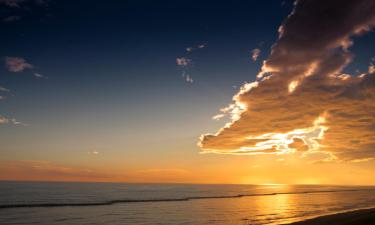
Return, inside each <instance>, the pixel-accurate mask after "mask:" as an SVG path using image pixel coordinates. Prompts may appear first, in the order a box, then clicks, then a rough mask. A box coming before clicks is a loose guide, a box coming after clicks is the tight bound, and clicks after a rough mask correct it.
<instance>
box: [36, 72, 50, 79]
mask: <svg viewBox="0 0 375 225" xmlns="http://www.w3.org/2000/svg"><path fill="white" fill-rule="evenodd" d="M34 77H35V78H37V79H47V78H48V77H46V76H44V75H42V74H40V73H34Z"/></svg>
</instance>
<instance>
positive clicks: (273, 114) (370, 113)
mask: <svg viewBox="0 0 375 225" xmlns="http://www.w3.org/2000/svg"><path fill="white" fill-rule="evenodd" d="M374 25H375V1H372V0H346V1H338V0H330V1H326V0H303V1H297V2H296V3H295V8H294V10H293V12H292V13H291V14H290V15H289V16H288V18H287V19H286V20H285V22H284V23H283V24H282V25H281V26H280V28H279V39H278V41H277V42H276V43H275V44H274V45H273V47H272V51H271V54H270V56H269V58H268V59H267V60H266V61H264V63H263V66H262V69H261V71H260V73H259V74H258V76H257V77H258V80H257V81H256V82H254V83H251V84H246V85H244V86H243V87H242V88H241V90H240V92H239V93H238V94H237V95H236V96H234V98H233V100H234V102H233V104H231V105H230V107H228V108H227V111H228V112H229V113H231V114H232V122H231V123H228V124H227V125H226V126H225V127H223V128H222V129H220V130H219V131H218V132H217V133H216V134H205V135H202V137H201V140H200V143H199V145H200V146H201V147H202V149H203V150H204V151H205V152H215V153H224V154H259V153H264V154H283V153H289V152H295V151H297V150H303V151H302V152H304V154H305V155H308V154H309V153H316V152H321V153H326V154H327V156H329V159H337V158H339V159H343V160H358V159H364V158H375V150H374V147H375V138H374V137H375V74H374V70H370V69H369V72H368V73H364V74H361V75H359V76H351V75H349V74H344V73H343V72H342V70H343V69H344V68H345V66H346V65H348V64H349V63H350V62H351V61H352V54H351V53H350V51H349V47H350V46H351V45H352V40H351V38H352V37H353V36H357V35H361V34H364V33H366V32H367V31H369V30H370V29H371V28H372V27H373V26H374Z"/></svg>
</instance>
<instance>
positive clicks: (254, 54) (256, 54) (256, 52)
mask: <svg viewBox="0 0 375 225" xmlns="http://www.w3.org/2000/svg"><path fill="white" fill-rule="evenodd" d="M260 52H261V50H260V49H259V48H255V49H253V50H252V51H251V59H252V60H253V61H254V62H255V61H257V59H258V57H259V55H260Z"/></svg>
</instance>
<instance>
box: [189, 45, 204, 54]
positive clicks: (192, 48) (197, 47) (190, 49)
mask: <svg viewBox="0 0 375 225" xmlns="http://www.w3.org/2000/svg"><path fill="white" fill-rule="evenodd" d="M206 47H207V44H199V45H196V46H192V47H187V48H186V51H187V52H193V51H195V50H199V49H203V48H206Z"/></svg>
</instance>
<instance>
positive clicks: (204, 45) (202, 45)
mask: <svg viewBox="0 0 375 225" xmlns="http://www.w3.org/2000/svg"><path fill="white" fill-rule="evenodd" d="M205 47H206V44H200V45H198V46H197V48H205Z"/></svg>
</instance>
